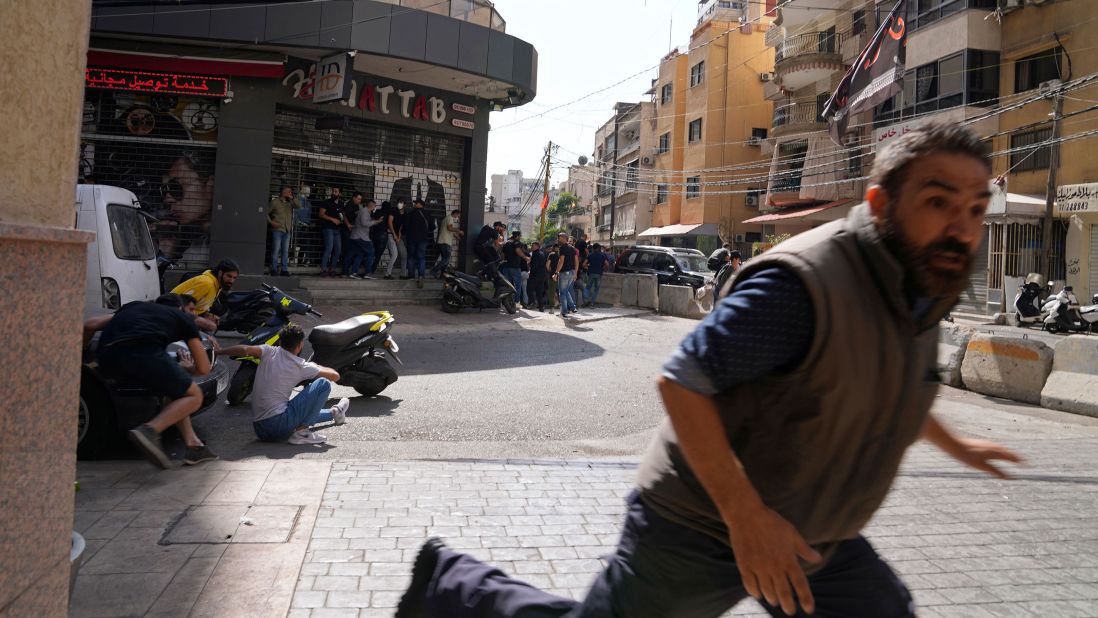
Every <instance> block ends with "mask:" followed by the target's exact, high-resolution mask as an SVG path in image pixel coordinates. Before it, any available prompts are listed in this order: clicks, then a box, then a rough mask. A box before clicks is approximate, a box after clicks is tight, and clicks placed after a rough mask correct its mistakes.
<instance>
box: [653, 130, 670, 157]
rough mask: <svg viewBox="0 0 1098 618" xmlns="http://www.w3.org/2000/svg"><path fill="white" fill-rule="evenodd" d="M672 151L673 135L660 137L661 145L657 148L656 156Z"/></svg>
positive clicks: (667, 134)
mask: <svg viewBox="0 0 1098 618" xmlns="http://www.w3.org/2000/svg"><path fill="white" fill-rule="evenodd" d="M668 150H671V133H664V134H663V135H661V136H660V145H659V147H658V148H656V154H663V153H665V152H667V151H668Z"/></svg>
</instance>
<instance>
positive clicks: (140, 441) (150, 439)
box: [129, 425, 172, 470]
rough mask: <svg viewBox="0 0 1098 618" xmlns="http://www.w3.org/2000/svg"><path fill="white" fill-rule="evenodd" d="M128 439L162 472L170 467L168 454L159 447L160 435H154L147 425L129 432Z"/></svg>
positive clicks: (154, 432) (153, 430)
mask: <svg viewBox="0 0 1098 618" xmlns="http://www.w3.org/2000/svg"><path fill="white" fill-rule="evenodd" d="M129 438H130V442H133V443H134V446H136V447H137V448H138V449H140V450H141V452H142V454H144V455H145V457H146V458H147V459H148V460H149V461H151V462H152V463H153V465H155V466H157V467H158V468H161V469H163V470H167V469H169V468H171V467H172V462H171V460H170V459H168V454H167V453H165V452H164V447H163V446H161V445H160V434H158V433H156V430H155V429H153V428H152V427H150V426H148V425H138V426H137V427H134V428H133V429H131V430H130V433H129Z"/></svg>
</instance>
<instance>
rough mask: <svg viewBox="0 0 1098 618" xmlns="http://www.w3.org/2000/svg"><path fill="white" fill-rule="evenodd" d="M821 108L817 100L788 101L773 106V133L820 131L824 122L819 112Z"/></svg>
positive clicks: (775, 134) (823, 126) (824, 124)
mask: <svg viewBox="0 0 1098 618" xmlns="http://www.w3.org/2000/svg"><path fill="white" fill-rule="evenodd" d="M822 112H823V108H822V106H821V105H820V102H819V101H806V102H802V103H790V104H789V105H782V106H779V107H775V108H774V122H773V125H772V126H773V135H774V137H779V136H782V135H791V134H793V133H805V132H809V131H821V130H823V129H824V128H825V126H826V122H825V121H824V119H823V118H822V116H821V114H822Z"/></svg>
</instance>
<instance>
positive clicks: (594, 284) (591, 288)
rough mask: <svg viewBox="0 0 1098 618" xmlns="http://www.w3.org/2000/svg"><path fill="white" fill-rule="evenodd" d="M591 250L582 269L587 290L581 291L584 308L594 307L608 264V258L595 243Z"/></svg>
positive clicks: (600, 246)
mask: <svg viewBox="0 0 1098 618" xmlns="http://www.w3.org/2000/svg"><path fill="white" fill-rule="evenodd" d="M584 236H586V234H585V235H584ZM591 249H592V251H591V254H590V255H588V256H587V260H586V261H584V263H583V266H584V268H586V269H587V289H585V290H584V291H583V295H584V296H585V297H586V298H587V302H586V303H584V305H583V306H584V307H594V306H595V301H597V300H598V299H599V290H601V289H602V275H603V273H604V272H606V266H607V265H608V264H609V263H610V256H609V255H606V254H605V253H603V252H602V245H600V244H599V243H595V244H594V245H593V246H592V247H591Z"/></svg>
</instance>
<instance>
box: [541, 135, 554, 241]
mask: <svg viewBox="0 0 1098 618" xmlns="http://www.w3.org/2000/svg"><path fill="white" fill-rule="evenodd" d="M551 152H553V140H549V145H548V146H546V147H545V193H544V195H545V197H549V172H550V171H551V170H550V167H549V161H550V160H551V159H550V158H549V154H550V153H551ZM542 199H544V198H542ZM548 212H549V205H548V204H546V205H545V208H542V209H541V224H540V225H539V226H538V242H545V216H546V214H547V213H548Z"/></svg>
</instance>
